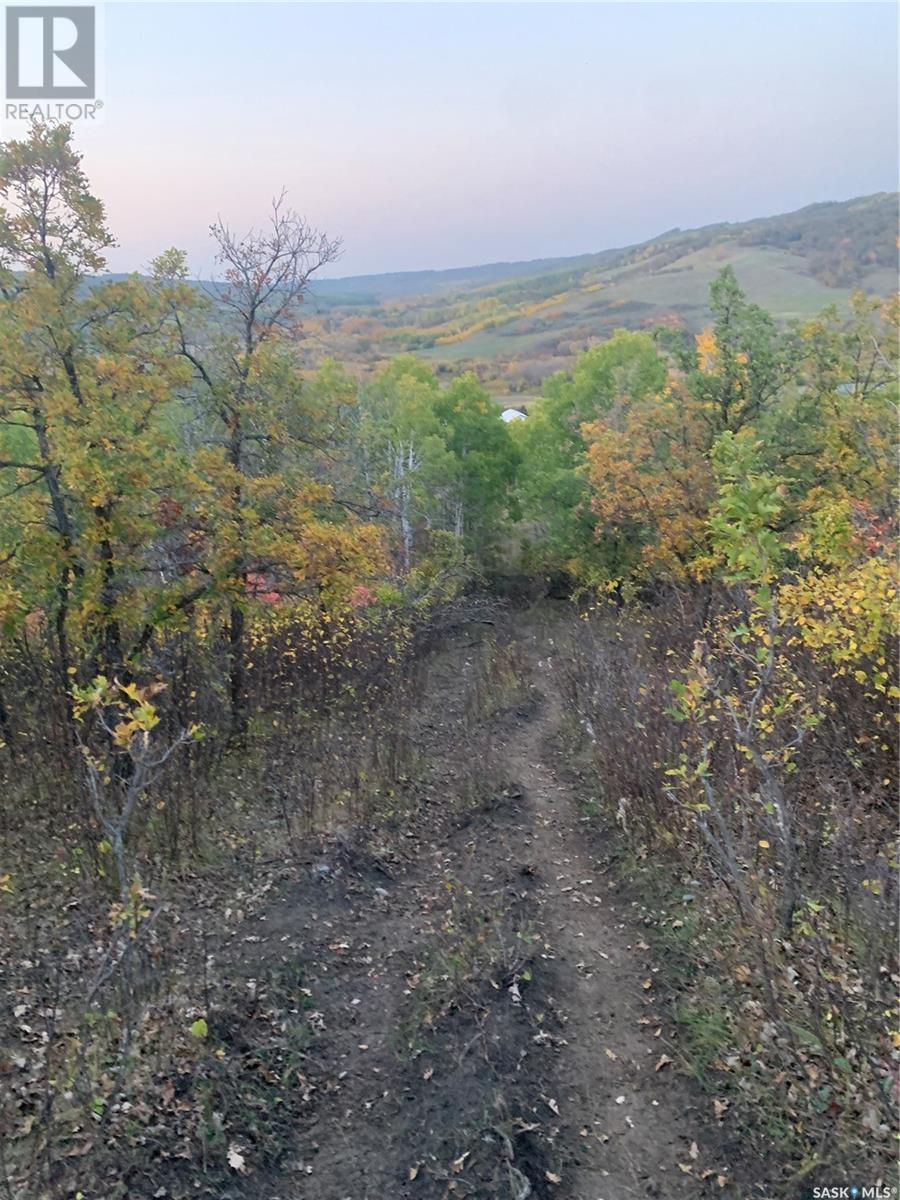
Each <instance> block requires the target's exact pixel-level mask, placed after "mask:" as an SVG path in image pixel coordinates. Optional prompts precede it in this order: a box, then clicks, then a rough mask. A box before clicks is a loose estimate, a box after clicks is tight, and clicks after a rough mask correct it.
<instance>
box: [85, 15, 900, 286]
mask: <svg viewBox="0 0 900 1200" xmlns="http://www.w3.org/2000/svg"><path fill="white" fill-rule="evenodd" d="M105 25H106V32H105V43H106V45H105V59H106V72H105V73H106V85H105V101H106V107H105V123H104V124H103V125H102V126H101V127H98V128H95V129H90V130H89V129H85V128H84V127H83V126H82V127H80V130H79V134H78V143H79V146H80V148H81V149H82V150H83V152H84V155H85V166H86V169H87V171H88V174H89V175H90V177H91V179H92V181H93V184H94V187H95V190H96V191H98V192H99V194H100V195H101V196H102V197H103V198H104V199H105V200H106V202H107V205H108V210H109V218H110V223H111V225H112V228H113V231H114V232H115V234H116V235H117V237H118V238H119V239H120V242H121V246H120V247H119V248H118V249H117V250H115V251H113V252H112V254H111V256H110V265H111V267H113V269H116V270H132V269H139V268H141V267H144V266H145V265H146V264H147V262H148V261H149V260H150V259H151V258H152V257H153V256H154V255H155V254H156V253H158V252H159V251H160V250H161V249H163V248H165V247H167V246H170V245H177V246H180V247H181V248H183V249H185V250H187V251H188V253H189V256H190V261H191V265H192V268H193V270H194V271H196V272H198V273H200V274H204V275H208V274H210V273H211V271H212V261H211V251H210V248H209V241H208V237H207V232H206V231H207V227H208V225H209V223H210V221H211V220H213V219H214V218H215V217H216V215H217V214H218V213H221V215H222V216H223V217H224V218H225V219H226V220H228V222H229V223H231V224H233V225H234V226H237V227H244V226H248V225H250V224H253V223H254V222H258V221H259V220H260V219H261V218H262V217H263V216H264V214H265V211H266V208H267V206H268V203H269V200H270V198H271V196H272V195H273V193H275V192H277V191H278V190H280V188H281V187H282V185H283V186H285V187H287V189H288V192H289V196H290V199H291V202H292V203H293V205H294V206H295V207H296V208H297V209H299V210H300V211H301V212H303V213H304V214H305V215H306V216H307V217H308V218H309V220H310V221H311V222H313V223H314V224H315V225H317V226H319V227H321V228H324V229H325V230H327V231H328V232H329V233H331V234H339V235H340V236H342V237H343V239H344V243H345V251H344V255H343V258H342V260H341V262H340V263H339V264H338V267H337V268H336V269H333V270H332V271H331V272H330V273H331V274H339V275H344V274H355V273H362V272H372V271H392V270H415V269H421V268H426V267H448V266H462V265H469V264H474V263H482V262H492V261H497V260H508V259H529V258H537V257H543V256H552V255H565V254H579V253H583V252H587V251H593V250H600V249H604V248H607V247H609V246H617V245H624V244H628V243H631V242H635V241H640V240H643V239H644V238H648V237H651V236H653V235H654V234H656V233H659V232H662V231H663V230H665V229H669V228H671V227H673V226H681V227H682V228H689V227H691V226H696V225H702V224H706V223H709V222H712V221H719V220H741V219H745V218H749V217H754V216H763V215H768V214H771V213H776V212H784V211H787V210H790V209H793V208H798V207H800V206H801V205H804V204H809V203H812V202H814V201H817V200H839V199H846V198H848V197H851V196H856V195H862V194H864V193H868V192H874V191H881V190H893V189H895V188H896V187H897V173H898V160H897V10H896V8H895V6H894V5H893V4H890V3H884V4H880V3H876V4H867V3H859V4H855V3H850V4H843V3H837V4H814V3H811V4H805V3H799V4H780V3H771V4H764V3H749V4H679V3H660V4H637V3H633V4H590V3H587V4H518V3H509V4H465V3H462V4H425V3H421V4H416V3H408V4H340V3H333V4H300V3H294V4H291V3H285V4H215V3H213V4H181V3H155V4H131V3H115V2H113V3H107V5H106V21H105Z"/></svg>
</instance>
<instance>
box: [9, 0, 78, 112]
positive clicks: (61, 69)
mask: <svg viewBox="0 0 900 1200" xmlns="http://www.w3.org/2000/svg"><path fill="white" fill-rule="evenodd" d="M95 87H96V25H95V19H94V8H93V6H91V7H88V6H87V5H84V6H82V5H78V6H75V5H20V6H14V7H8V8H7V10H6V96H7V99H8V100H93V98H94V96H95V94H96V92H95Z"/></svg>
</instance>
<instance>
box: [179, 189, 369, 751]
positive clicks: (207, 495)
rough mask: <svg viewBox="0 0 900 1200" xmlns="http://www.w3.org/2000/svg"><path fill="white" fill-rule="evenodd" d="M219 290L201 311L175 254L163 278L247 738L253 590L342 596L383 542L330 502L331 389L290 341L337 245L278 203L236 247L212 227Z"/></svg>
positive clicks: (235, 706)
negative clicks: (309, 370)
mask: <svg viewBox="0 0 900 1200" xmlns="http://www.w3.org/2000/svg"><path fill="white" fill-rule="evenodd" d="M211 232H212V236H213V239H214V240H215V242H216V245H217V247H218V256H217V257H218V262H219V264H220V265H221V267H222V268H223V274H224V278H223V281H222V282H221V284H219V285H216V286H213V287H211V288H210V289H209V293H208V297H207V301H206V303H204V304H202V305H200V304H198V302H197V296H196V293H195V291H194V289H186V288H185V286H184V281H185V274H186V272H185V266H184V262H183V259H181V258H180V257H179V256H178V255H177V254H173V253H172V252H170V253H169V254H168V255H166V256H164V257H163V258H162V259H160V260H158V262H157V264H156V269H157V276H158V277H159V278H160V279H161V280H169V281H170V284H180V285H181V287H180V288H179V290H178V291H177V292H171V291H170V294H171V295H172V302H171V305H170V313H171V321H172V326H173V330H174V335H173V336H174V339H175V343H176V348H177V351H178V354H179V355H180V356H181V359H182V360H183V361H184V362H186V363H187V364H189V366H190V369H191V373H192V387H191V389H190V391H189V397H188V399H189V403H190V405H191V406H192V410H193V412H194V413H195V415H196V425H197V433H196V436H197V442H198V445H197V450H196V453H195V455H194V463H193V465H194V470H195V472H196V476H197V488H196V493H197V517H198V521H199V526H200V529H202V539H203V560H202V569H203V571H204V572H205V576H206V578H207V580H208V586H207V588H206V589H205V590H207V591H208V592H210V593H216V594H220V595H224V596H226V597H227V605H228V616H227V634H226V636H227V643H228V657H229V672H228V674H229V682H228V690H229V699H230V704H231V712H232V728H233V732H234V734H236V735H241V734H243V733H244V732H245V730H246V726H247V719H248V712H247V705H246V665H245V664H246V647H245V639H246V624H247V612H248V607H250V606H252V604H253V601H254V594H255V593H256V592H257V591H258V590H259V584H260V581H265V584H266V586H265V589H264V590H265V591H266V592H267V593H268V594H277V595H279V596H280V597H282V598H286V599H287V598H290V597H291V596H296V595H300V594H308V593H309V592H310V590H313V591H316V590H317V589H318V590H322V589H324V590H326V591H327V590H328V589H329V588H331V589H334V588H337V589H338V590H340V589H341V588H342V587H343V588H344V590H348V589H349V587H350V586H351V585H352V582H358V580H359V577H365V576H367V575H368V573H369V572H370V571H371V570H372V569H373V567H374V566H375V564H376V563H377V562H378V561H379V555H380V548H379V535H378V533H377V531H376V530H375V529H374V528H373V527H372V526H371V525H368V524H366V523H365V522H361V521H358V520H356V519H355V518H354V516H353V515H352V514H351V513H349V512H348V511H347V509H346V508H344V507H342V506H341V505H340V504H339V503H338V502H337V501H336V498H335V494H334V489H333V488H332V486H331V484H330V483H329V481H328V480H327V478H326V477H325V474H324V472H322V471H321V470H320V466H321V461H322V457H323V456H324V455H326V454H327V452H328V448H329V445H330V444H331V442H332V441H333V435H334V433H335V425H334V419H333V417H334V414H333V411H332V410H331V409H330V406H329V402H328V394H329V393H328V389H327V388H321V387H319V388H316V387H309V388H307V387H305V386H304V385H303V382H302V379H301V374H300V363H299V360H298V349H297V340H298V335H299V314H300V309H301V307H302V304H303V301H304V297H305V293H306V288H307V285H308V283H309V280H310V278H311V276H312V275H313V274H314V272H316V271H317V270H319V269H320V268H321V267H323V266H324V265H326V264H327V263H330V262H333V261H334V260H335V258H336V257H337V255H338V252H339V249H340V243H339V242H338V241H336V240H332V239H329V238H328V237H327V236H326V235H325V234H322V233H319V232H318V231H316V230H314V229H312V228H311V227H310V226H309V225H308V224H307V222H306V221H305V220H304V219H303V218H302V217H300V216H299V215H298V214H297V213H296V212H294V210H292V209H291V208H289V207H288V206H287V205H286V204H285V201H284V196H283V195H282V196H280V197H279V198H277V199H276V200H275V201H274V203H273V205H272V211H271V214H270V218H269V223H268V226H267V227H266V228H265V229H264V230H262V231H258V230H251V231H250V232H249V233H247V234H245V235H243V236H238V235H236V234H235V233H234V232H233V231H232V230H231V229H230V228H229V227H228V226H227V225H225V224H224V223H223V222H222V221H217V222H216V223H215V224H214V225H212V226H211Z"/></svg>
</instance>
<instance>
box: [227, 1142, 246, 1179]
mask: <svg viewBox="0 0 900 1200" xmlns="http://www.w3.org/2000/svg"><path fill="white" fill-rule="evenodd" d="M228 1165H229V1167H231V1169H232V1171H240V1173H241V1174H242V1175H246V1174H247V1163H246V1161H245V1159H244V1156H243V1154H241V1152H240V1150H239V1149H238V1148H237V1146H236V1145H235V1144H234V1142H232V1143H231V1145H230V1146H229V1147H228Z"/></svg>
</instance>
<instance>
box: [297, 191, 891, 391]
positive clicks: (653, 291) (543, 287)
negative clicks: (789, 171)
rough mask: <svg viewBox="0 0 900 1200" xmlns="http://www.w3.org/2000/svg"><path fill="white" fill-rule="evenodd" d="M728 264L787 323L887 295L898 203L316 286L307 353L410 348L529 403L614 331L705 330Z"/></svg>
mask: <svg viewBox="0 0 900 1200" xmlns="http://www.w3.org/2000/svg"><path fill="white" fill-rule="evenodd" d="M726 263H731V264H732V265H733V266H734V268H735V270H736V272H737V274H738V278H739V280H740V283H741V285H742V287H743V288H744V289H745V290H746V292H747V293H748V295H749V296H750V298H751V299H752V300H754V301H756V302H757V303H759V304H761V305H762V306H763V307H765V308H767V309H768V310H769V311H770V312H772V313H773V314H774V315H775V316H776V317H778V318H780V319H782V320H790V319H793V318H802V317H805V316H809V315H811V314H812V313H814V312H817V311H819V310H820V309H822V308H823V307H825V306H826V305H829V304H836V305H838V307H840V308H843V307H845V306H846V304H847V303H848V301H849V298H850V295H851V294H852V292H853V291H854V290H855V289H862V290H864V291H867V292H871V293H874V294H886V293H887V292H889V291H890V290H891V288H892V287H893V286H894V283H895V281H896V272H897V195H896V193H888V192H884V193H879V194H877V195H873V196H865V197H860V198H858V199H854V200H847V201H842V202H830V203H822V204H813V205H810V206H808V207H806V208H802V209H800V210H799V211H797V212H792V213H787V214H782V215H779V216H773V217H762V218H759V219H756V220H752V221H746V222H742V223H737V224H727V223H725V224H717V225H708V226H705V227H703V228H700V229H693V230H681V229H673V230H670V231H668V232H666V233H663V234H661V235H660V236H658V237H657V238H654V239H652V240H650V241H647V242H644V243H641V244H640V245H636V246H628V247H625V248H621V249H610V250H604V251H601V252H599V253H595V254H586V255H581V256H579V257H576V258H563V259H543V260H535V261H533V262H520V263H494V264H490V265H487V266H482V267H472V268H458V269H454V270H450V271H422V272H401V273H397V274H388V275H372V276H357V277H352V278H347V279H336V280H321V281H317V283H316V285H315V288H314V291H313V294H312V296H311V308H312V309H313V311H314V315H313V313H310V317H311V319H310V321H309V322H308V325H309V329H308V333H309V335H310V343H309V348H310V350H311V351H312V352H313V353H314V355H315V356H316V357H318V356H319V355H325V354H336V355H339V356H341V357H342V358H344V359H347V358H350V359H353V360H356V361H359V362H363V363H366V362H369V363H370V362H373V361H378V360H379V359H382V358H386V357H390V356H391V355H393V354H396V353H398V352H400V351H403V350H413V351H416V352H418V353H420V354H421V355H422V356H423V357H426V358H428V359H430V360H432V361H433V362H435V363H436V364H437V365H445V366H447V367H448V368H451V369H454V370H457V369H458V368H459V365H460V364H463V363H479V364H484V366H483V367H482V369H483V370H484V369H485V368H487V367H488V364H492V366H491V367H490V368H488V371H487V373H488V376H489V377H490V376H494V375H497V374H500V375H502V376H503V377H504V378H508V380H509V381H510V382H511V383H512V390H520V391H521V390H525V391H527V390H529V389H530V387H531V386H532V385H533V384H534V383H535V382H537V381H539V380H540V378H542V377H543V375H545V374H546V373H547V372H548V370H552V369H556V368H558V367H559V366H562V365H565V364H566V363H567V362H569V361H571V359H572V358H573V357H574V356H575V355H576V354H578V353H579V352H580V351H582V350H584V349H585V348H586V347H587V346H589V345H590V344H592V343H593V342H595V341H597V340H601V339H602V338H604V337H605V336H606V335H607V334H608V332H609V331H610V330H611V329H613V328H618V327H621V326H624V327H626V328H642V327H647V326H652V325H656V324H659V323H665V324H669V325H675V326H685V327H687V328H690V329H697V328H699V327H700V326H701V325H702V324H703V323H705V321H706V320H707V319H708V315H709V314H708V308H707V298H708V294H709V284H710V282H711V281H712V279H713V278H714V277H715V275H716V274H717V273H718V272H719V271H720V270H721V268H722V267H723V266H724V265H725V264H726Z"/></svg>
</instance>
